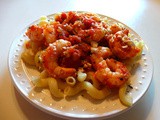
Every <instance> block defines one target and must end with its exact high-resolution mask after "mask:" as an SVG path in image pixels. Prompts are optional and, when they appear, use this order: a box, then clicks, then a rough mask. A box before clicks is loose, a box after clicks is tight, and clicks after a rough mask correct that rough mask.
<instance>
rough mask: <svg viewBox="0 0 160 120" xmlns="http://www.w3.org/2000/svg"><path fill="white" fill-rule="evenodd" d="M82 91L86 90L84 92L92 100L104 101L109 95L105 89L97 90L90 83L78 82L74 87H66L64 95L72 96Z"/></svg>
mask: <svg viewBox="0 0 160 120" xmlns="http://www.w3.org/2000/svg"><path fill="white" fill-rule="evenodd" d="M82 90H86V92H87V93H88V94H89V95H90V96H91V97H92V98H94V99H104V98H105V97H106V96H108V95H109V94H110V91H109V90H108V89H107V88H104V89H102V90H98V89H97V88H95V87H94V86H93V85H92V84H91V83H90V82H87V81H84V82H80V83H78V84H77V85H76V86H74V87H67V88H66V89H65V94H66V96H74V95H76V94H78V93H79V92H81V91H82Z"/></svg>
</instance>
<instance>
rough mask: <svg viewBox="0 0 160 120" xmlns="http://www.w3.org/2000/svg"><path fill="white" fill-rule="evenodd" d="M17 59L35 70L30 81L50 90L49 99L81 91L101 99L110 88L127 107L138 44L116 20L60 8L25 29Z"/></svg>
mask: <svg viewBox="0 0 160 120" xmlns="http://www.w3.org/2000/svg"><path fill="white" fill-rule="evenodd" d="M26 36H27V37H28V40H26V42H25V43H24V51H23V53H22V55H21V58H22V60H23V61H24V62H25V63H26V64H28V65H31V66H35V67H36V69H37V70H39V71H40V75H39V77H38V78H36V80H34V84H35V86H36V87H42V88H46V87H47V88H49V90H50V92H51V94H52V95H53V96H54V97H58V98H64V97H70V96H74V95H76V94H78V93H80V92H81V91H86V93H87V94H88V95H89V96H91V97H92V98H94V99H105V98H106V97H107V96H108V95H110V94H112V90H117V91H119V92H118V94H119V98H120V101H121V102H122V103H123V104H124V105H127V106H131V105H132V98H131V96H129V95H128V94H127V89H128V87H131V85H130V84H129V78H130V76H131V73H130V70H131V67H132V66H131V64H130V65H129V66H128V64H127V62H128V61H130V62H131V61H132V63H133V64H134V63H135V61H136V58H137V57H139V56H141V52H142V50H143V42H142V41H138V40H134V39H132V34H131V33H130V31H129V29H127V28H125V27H124V26H123V25H122V24H121V23H116V22H115V23H112V24H110V23H109V22H108V19H107V18H102V17H101V16H99V15H97V14H93V13H88V12H78V13H77V12H72V11H70V12H62V13H59V14H56V15H54V16H53V17H52V18H48V17H45V16H43V17H41V18H40V20H39V23H38V24H34V25H30V27H29V28H28V29H27V31H26Z"/></svg>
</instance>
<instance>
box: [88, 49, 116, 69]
mask: <svg viewBox="0 0 160 120" xmlns="http://www.w3.org/2000/svg"><path fill="white" fill-rule="evenodd" d="M91 52H92V55H91V62H92V65H93V67H94V69H96V70H97V69H100V68H105V67H106V62H105V60H104V59H106V58H109V57H111V56H112V55H113V54H112V52H111V50H110V49H109V48H108V47H102V46H99V47H97V48H94V47H92V48H91Z"/></svg>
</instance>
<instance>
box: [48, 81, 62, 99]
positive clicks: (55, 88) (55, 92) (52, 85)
mask: <svg viewBox="0 0 160 120" xmlns="http://www.w3.org/2000/svg"><path fill="white" fill-rule="evenodd" d="M47 79H48V85H49V89H50V92H51V94H52V95H53V96H55V97H57V98H62V97H63V96H64V95H63V93H62V92H61V91H60V89H59V88H58V84H57V80H56V79H54V78H47Z"/></svg>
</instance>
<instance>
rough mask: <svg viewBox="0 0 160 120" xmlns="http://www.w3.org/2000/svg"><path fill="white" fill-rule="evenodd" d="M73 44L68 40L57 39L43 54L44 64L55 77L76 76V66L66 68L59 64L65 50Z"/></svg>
mask: <svg viewBox="0 0 160 120" xmlns="http://www.w3.org/2000/svg"><path fill="white" fill-rule="evenodd" d="M69 46H71V43H70V42H69V41H66V40H62V39H60V40H57V41H55V42H54V43H52V44H50V45H49V47H48V48H47V49H46V50H44V51H43V52H42V54H41V58H42V64H43V66H44V69H45V70H46V71H47V72H48V74H49V75H51V76H52V77H54V78H67V77H68V76H74V75H75V73H76V69H75V68H65V67H61V66H59V65H58V59H59V57H60V56H61V55H62V54H63V52H64V50H65V49H66V48H67V47H69Z"/></svg>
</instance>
